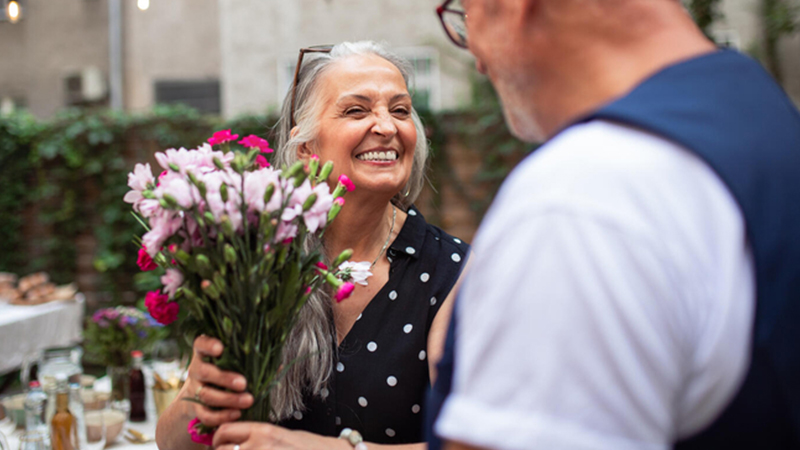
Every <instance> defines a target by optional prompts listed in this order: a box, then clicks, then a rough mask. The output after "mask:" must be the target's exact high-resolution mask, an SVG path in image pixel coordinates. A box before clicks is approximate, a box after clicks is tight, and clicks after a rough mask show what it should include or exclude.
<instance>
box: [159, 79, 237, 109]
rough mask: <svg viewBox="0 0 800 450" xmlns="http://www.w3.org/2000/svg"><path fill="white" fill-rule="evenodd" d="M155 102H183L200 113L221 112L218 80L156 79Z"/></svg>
mask: <svg viewBox="0 0 800 450" xmlns="http://www.w3.org/2000/svg"><path fill="white" fill-rule="evenodd" d="M155 91H156V92H155V93H156V103H157V104H183V105H186V106H189V107H192V108H194V109H196V110H198V111H200V112H201V113H205V114H219V113H220V112H222V107H221V101H220V86H219V80H203V81H156V84H155Z"/></svg>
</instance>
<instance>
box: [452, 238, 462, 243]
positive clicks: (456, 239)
mask: <svg viewBox="0 0 800 450" xmlns="http://www.w3.org/2000/svg"><path fill="white" fill-rule="evenodd" d="M453 242H455V243H456V244H460V243H461V239H459V238H454V239H453Z"/></svg>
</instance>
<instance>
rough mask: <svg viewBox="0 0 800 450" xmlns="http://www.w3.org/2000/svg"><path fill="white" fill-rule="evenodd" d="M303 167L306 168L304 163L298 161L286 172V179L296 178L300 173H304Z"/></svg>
mask: <svg viewBox="0 0 800 450" xmlns="http://www.w3.org/2000/svg"><path fill="white" fill-rule="evenodd" d="M303 166H304V164H303V161H297V162H296V163H294V164H292V165H291V167H289V168H288V169H287V170H286V171H285V172H284V177H285V178H286V179H287V180H288V179H289V178H294V177H295V176H296V175H297V174H298V173H300V172H302V171H303Z"/></svg>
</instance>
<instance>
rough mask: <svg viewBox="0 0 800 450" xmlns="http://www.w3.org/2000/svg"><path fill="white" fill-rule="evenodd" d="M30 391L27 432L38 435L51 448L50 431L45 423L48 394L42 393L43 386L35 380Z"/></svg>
mask: <svg viewBox="0 0 800 450" xmlns="http://www.w3.org/2000/svg"><path fill="white" fill-rule="evenodd" d="M29 387H30V390H29V391H28V395H26V396H25V431H26V433H32V434H38V435H40V436H41V438H42V440H43V441H44V443H45V445H46V446H48V447H49V446H50V431H49V427H48V425H47V422H45V405H47V394H45V393H44V391H42V387H41V384H40V383H39V382H38V381H36V380H34V381H31V382H30V386H29Z"/></svg>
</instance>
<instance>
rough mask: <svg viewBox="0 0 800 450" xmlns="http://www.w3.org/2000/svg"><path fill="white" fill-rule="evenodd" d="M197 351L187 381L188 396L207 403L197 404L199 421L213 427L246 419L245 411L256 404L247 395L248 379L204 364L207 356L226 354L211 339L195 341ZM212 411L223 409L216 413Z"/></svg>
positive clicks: (204, 338) (220, 345)
mask: <svg viewBox="0 0 800 450" xmlns="http://www.w3.org/2000/svg"><path fill="white" fill-rule="evenodd" d="M193 349H194V356H193V357H192V363H191V364H190V365H189V373H188V378H187V379H186V384H187V385H188V388H187V389H185V390H184V392H185V393H186V394H185V395H188V396H189V398H194V399H196V400H199V401H201V402H202V403H203V404H202V405H199V404H196V403H193V405H194V406H195V408H194V409H195V412H196V414H197V418H198V419H200V422H202V423H203V425H207V426H210V427H217V426H219V425H222V424H224V423H228V422H233V421H235V420H237V419H239V417H241V416H242V412H241V410H242V409H246V408H249V407H250V406H252V404H253V396H252V395H250V394H248V393H247V392H244V390H245V389H246V388H247V381H246V380H245V378H244V376H243V375H241V374H238V373H235V372H227V371H223V370H220V369H219V368H218V367H217V366H215V365H214V364H211V363H207V362H204V361H203V357H204V356H211V357H218V356H220V355H221V354H222V350H223V347H222V342H220V341H219V340H217V339H214V338H210V337H208V336H200V337H198V338H197V339H195V340H194V346H193ZM222 389H228V390H230V391H233V392H226V391H224V390H222ZM209 407H213V408H222V409H220V410H218V411H214V410H212V409H210V408H209Z"/></svg>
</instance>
